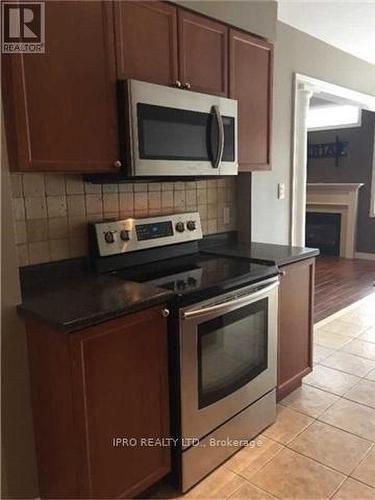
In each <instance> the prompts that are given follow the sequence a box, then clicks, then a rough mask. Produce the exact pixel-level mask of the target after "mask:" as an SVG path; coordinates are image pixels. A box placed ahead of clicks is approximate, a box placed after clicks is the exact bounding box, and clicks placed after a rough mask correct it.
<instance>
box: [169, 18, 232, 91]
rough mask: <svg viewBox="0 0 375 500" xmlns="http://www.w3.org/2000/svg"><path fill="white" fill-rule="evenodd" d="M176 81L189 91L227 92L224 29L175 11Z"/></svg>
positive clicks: (226, 44)
mask: <svg viewBox="0 0 375 500" xmlns="http://www.w3.org/2000/svg"><path fill="white" fill-rule="evenodd" d="M178 53H179V63H180V78H179V79H180V80H181V82H182V84H183V86H184V85H186V84H188V87H189V86H190V88H191V90H195V91H196V92H204V93H208V94H216V95H220V96H227V95H228V28H227V26H225V25H224V24H221V23H218V22H216V21H213V20H211V19H207V18H205V17H203V16H200V15H198V14H193V13H191V12H188V11H185V10H182V9H181V10H180V9H179V11H178Z"/></svg>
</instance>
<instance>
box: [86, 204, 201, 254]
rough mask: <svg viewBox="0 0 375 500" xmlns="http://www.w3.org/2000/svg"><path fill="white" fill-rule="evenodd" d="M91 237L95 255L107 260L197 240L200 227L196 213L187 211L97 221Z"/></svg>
mask: <svg viewBox="0 0 375 500" xmlns="http://www.w3.org/2000/svg"><path fill="white" fill-rule="evenodd" d="M95 234H96V240H97V245H98V250H99V255H100V256H101V257H107V256H109V255H117V254H122V253H127V252H136V251H137V250H146V249H148V248H154V247H160V246H164V245H173V244H176V243H186V242H189V241H195V240H200V239H201V238H202V227H201V221H200V217H199V212H188V213H181V214H173V215H162V216H160V217H149V218H146V219H134V218H128V219H124V220H118V221H105V222H99V223H96V224H95Z"/></svg>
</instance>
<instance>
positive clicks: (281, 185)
mask: <svg viewBox="0 0 375 500" xmlns="http://www.w3.org/2000/svg"><path fill="white" fill-rule="evenodd" d="M277 197H278V199H279V200H283V199H284V198H285V184H284V183H283V182H279V183H278V185H277Z"/></svg>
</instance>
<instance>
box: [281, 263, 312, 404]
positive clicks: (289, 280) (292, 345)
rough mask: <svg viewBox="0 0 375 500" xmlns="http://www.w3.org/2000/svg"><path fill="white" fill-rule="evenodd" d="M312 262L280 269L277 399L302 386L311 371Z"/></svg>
mask: <svg viewBox="0 0 375 500" xmlns="http://www.w3.org/2000/svg"><path fill="white" fill-rule="evenodd" d="M314 267H315V260H314V259H307V260H303V261H301V262H296V263H295V264H289V265H287V266H283V267H282V268H281V271H282V274H283V276H282V277H281V283H280V302H279V321H280V328H279V359H278V384H277V385H278V387H277V397H278V399H279V400H280V399H282V398H283V397H284V396H286V395H287V394H289V393H290V392H292V391H293V390H294V389H296V388H297V387H298V386H299V385H301V381H302V378H303V377H304V376H305V375H307V374H308V373H310V372H311V370H312V366H313V365H312V344H313V311H314Z"/></svg>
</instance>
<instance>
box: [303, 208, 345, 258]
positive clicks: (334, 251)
mask: <svg viewBox="0 0 375 500" xmlns="http://www.w3.org/2000/svg"><path fill="white" fill-rule="evenodd" d="M340 233H341V214H335V213H322V212H307V214H306V246H308V247H313V248H319V250H320V253H321V254H322V255H336V256H339V255H340Z"/></svg>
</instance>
